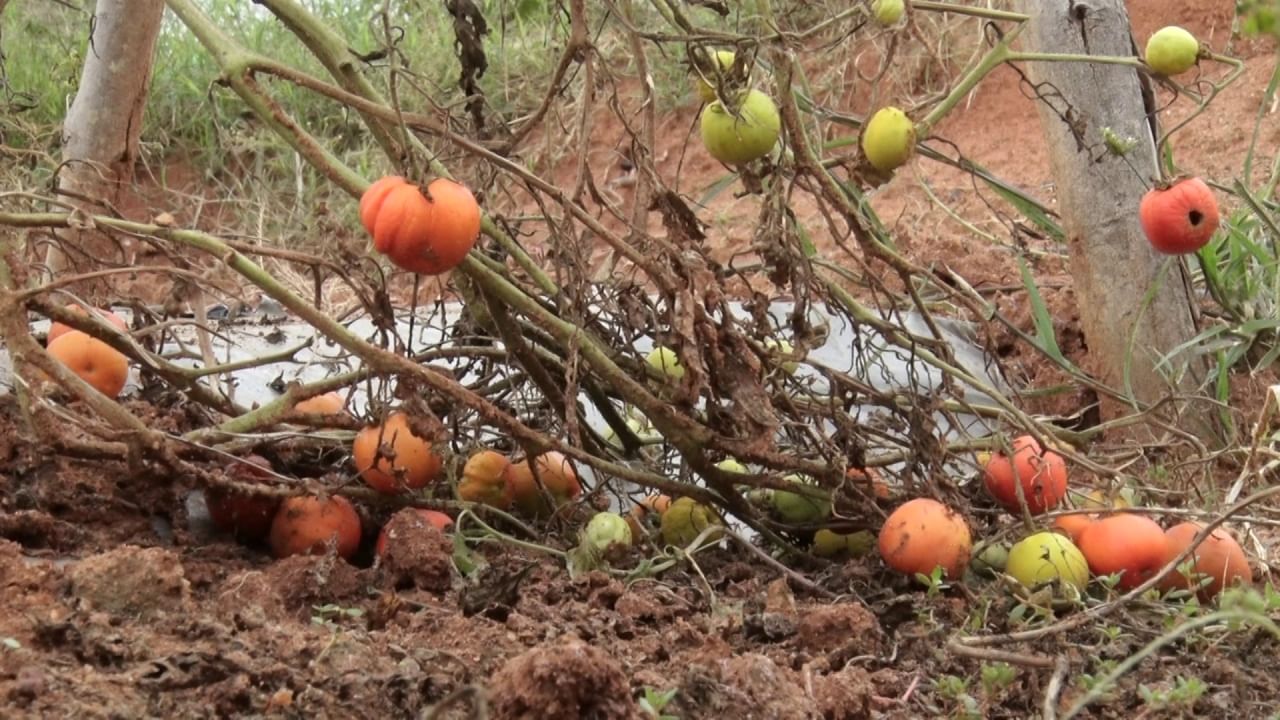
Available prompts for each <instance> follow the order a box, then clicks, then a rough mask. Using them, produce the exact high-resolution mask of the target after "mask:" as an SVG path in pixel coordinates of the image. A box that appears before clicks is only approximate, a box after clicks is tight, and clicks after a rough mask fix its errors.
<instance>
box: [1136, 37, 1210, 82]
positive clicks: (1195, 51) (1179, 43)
mask: <svg viewBox="0 0 1280 720" xmlns="http://www.w3.org/2000/svg"><path fill="white" fill-rule="evenodd" d="M1199 55H1200V43H1199V41H1197V40H1196V36H1195V35H1192V34H1191V33H1190V32H1188V31H1187V30H1185V29H1183V28H1180V27H1178V26H1177V25H1169V26H1168V27H1163V28H1160V29H1159V30H1157V31H1156V32H1155V33H1154V34H1153V35H1152V36H1151V37H1150V38H1148V39H1147V52H1146V61H1147V64H1148V65H1150V66H1151V69H1152V70H1155V71H1156V72H1157V73H1160V74H1161V75H1164V76H1165V77H1173V76H1174V75H1180V74H1182V73H1184V72H1186V71H1188V70H1190V69H1191V68H1193V67H1195V64H1196V58H1197V57H1198V56H1199Z"/></svg>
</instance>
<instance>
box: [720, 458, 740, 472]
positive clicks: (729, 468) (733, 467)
mask: <svg viewBox="0 0 1280 720" xmlns="http://www.w3.org/2000/svg"><path fill="white" fill-rule="evenodd" d="M716 467H718V468H720V469H721V470H723V471H725V472H733V473H738V474H740V475H746V474H747V466H746V465H743V464H742V463H740V462H738V461H737V460H735V459H733V458H725V459H723V460H721V461H720V462H718V463H716Z"/></svg>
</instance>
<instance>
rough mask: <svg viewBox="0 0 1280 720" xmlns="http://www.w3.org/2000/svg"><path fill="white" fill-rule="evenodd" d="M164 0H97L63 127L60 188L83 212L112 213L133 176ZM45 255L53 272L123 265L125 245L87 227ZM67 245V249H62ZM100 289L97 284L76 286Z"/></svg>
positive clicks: (92, 291) (91, 290) (87, 290)
mask: <svg viewBox="0 0 1280 720" xmlns="http://www.w3.org/2000/svg"><path fill="white" fill-rule="evenodd" d="M163 15H164V0H98V4H97V8H96V10H95V12H94V22H93V25H92V26H91V27H92V35H91V37H90V38H89V47H88V50H87V52H86V53H85V60H84V69H83V71H82V73H81V75H80V87H79V89H77V90H76V96H75V99H74V100H73V101H72V102H71V109H70V110H69V111H68V112H67V119H66V122H65V123H64V124H63V132H62V148H63V149H62V159H63V162H64V163H66V165H65V167H64V168H63V169H62V172H61V173H60V175H59V186H60V187H61V189H62V190H64V191H67V192H68V193H70V194H71V195H70V197H68V198H66V199H68V200H70V201H71V202H73V203H74V204H76V205H77V206H79V207H81V208H82V209H84V210H85V211H86V212H110V211H111V209H112V208H114V207H115V206H116V205H117V203H118V202H119V200H120V198H121V196H122V191H123V190H124V189H125V188H127V187H128V186H129V185H130V184H131V183H132V181H133V168H134V163H135V162H136V160H137V157H138V137H139V135H140V134H141V132H142V113H143V110H144V109H145V108H146V102H147V87H148V85H149V83H150V80H151V64H152V56H153V54H154V51H155V45H156V37H157V36H158V35H159V34H160V21H161V18H162V17H163ZM61 240H62V243H63V247H59V246H58V245H52V246H50V248H49V252H48V254H47V256H46V258H45V261H46V262H47V263H48V265H49V269H50V271H51V272H52V273H53V274H54V275H59V274H62V273H63V272H64V271H66V270H67V269H68V268H77V269H80V266H84V269H88V267H87V266H88V262H89V261H96V262H95V264H96V263H100V262H102V261H106V262H113V263H127V262H130V261H131V259H130V258H129V257H128V255H127V254H126V250H125V249H124V248H121V247H119V246H117V245H116V244H114V243H112V242H110V241H109V240H108V239H107V238H105V237H104V236H102V235H101V234H100V233H95V232H93V231H92V230H72V231H68V232H66V233H63V234H62V235H61ZM64 247H65V251H64ZM79 289H80V290H81V291H82V292H85V293H88V294H90V295H100V294H102V292H103V288H102V287H96V288H79Z"/></svg>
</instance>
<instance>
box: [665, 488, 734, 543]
mask: <svg viewBox="0 0 1280 720" xmlns="http://www.w3.org/2000/svg"><path fill="white" fill-rule="evenodd" d="M719 524H720V523H719V520H718V519H717V518H716V516H715V514H714V513H712V512H711V510H710V509H709V508H708V507H707V506H706V505H702V504H701V503H698V502H696V501H695V500H694V499H693V498H688V497H682V498H676V499H675V501H674V502H672V503H671V507H669V508H667V511H666V512H664V513H662V524H661V530H662V540H663V542H665V543H667V544H668V545H676V546H678V547H686V546H688V545H689V543H691V542H693V541H694V540H696V539H698V535H700V534H701V533H702V531H703V530H706V529H707V528H708V527H710V526H712V525H719Z"/></svg>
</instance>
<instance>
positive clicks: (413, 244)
mask: <svg viewBox="0 0 1280 720" xmlns="http://www.w3.org/2000/svg"><path fill="white" fill-rule="evenodd" d="M360 222H361V223H363V224H364V227H365V229H366V230H368V231H369V234H370V235H372V236H373V246H374V248H375V249H376V250H377V251H378V252H380V253H382V254H383V255H386V256H387V258H388V259H390V260H391V262H393V263H395V264H396V265H398V266H399V267H401V268H404V269H405V270H408V271H410V272H415V273H418V274H420V275H439V274H440V273H443V272H446V271H448V270H451V269H453V268H454V267H456V266H457V265H458V263H460V262H462V260H463V258H465V257H466V256H467V253H469V252H471V248H473V247H475V244H476V239H477V238H479V236H480V205H479V204H478V203H476V198H475V196H474V195H472V194H471V191H470V190H468V189H467V187H466V186H465V185H461V184H459V183H456V182H454V181H452V180H449V179H447V178H437V179H435V180H432V181H431V182H430V183H428V185H427V188H426V193H425V194H424V193H423V192H422V191H421V190H420V189H419V188H418V186H417V185H413V184H410V183H409V182H408V181H406V180H405V179H404V178H403V177H400V176H398V175H391V176H388V177H384V178H382V179H380V180H378V181H377V182H375V183H373V184H372V185H370V186H369V189H368V190H366V191H365V193H364V195H363V196H362V197H361V198H360Z"/></svg>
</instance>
